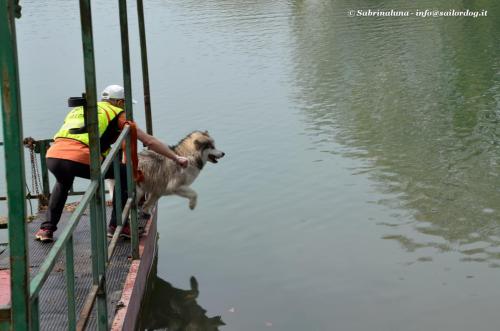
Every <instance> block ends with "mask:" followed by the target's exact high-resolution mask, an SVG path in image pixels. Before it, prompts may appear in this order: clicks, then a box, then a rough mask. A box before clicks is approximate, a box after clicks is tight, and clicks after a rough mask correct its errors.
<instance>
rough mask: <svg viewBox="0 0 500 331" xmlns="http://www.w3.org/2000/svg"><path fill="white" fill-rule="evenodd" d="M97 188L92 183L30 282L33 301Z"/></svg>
mask: <svg viewBox="0 0 500 331" xmlns="http://www.w3.org/2000/svg"><path fill="white" fill-rule="evenodd" d="M97 187H98V183H97V181H91V182H90V185H89V186H88V188H87V192H85V194H84V195H83V197H82V199H81V200H80V203H79V204H78V207H76V209H75V211H74V212H73V214H71V217H70V218H69V220H68V225H67V226H66V227H65V228H64V230H63V231H62V233H61V235H60V236H59V238H57V240H56V242H55V243H54V246H52V248H51V249H50V251H49V253H48V254H47V258H46V259H45V261H43V263H42V265H41V266H40V270H39V271H38V273H37V274H36V276H35V277H33V279H32V280H31V282H30V299H31V301H33V299H34V298H35V297H36V296H38V294H39V293H40V290H41V288H42V286H43V283H44V282H45V280H46V279H47V278H48V277H49V274H50V272H51V271H52V268H53V267H54V265H55V264H56V259H57V257H58V256H59V253H61V251H62V250H63V248H65V246H66V243H67V241H68V240H69V238H70V237H71V236H73V231H74V230H75V228H76V226H77V225H78V223H79V221H80V217H81V216H82V215H83V212H84V211H85V209H86V208H87V206H88V204H89V201H90V198H92V196H93V195H94V193H95V192H96V190H97Z"/></svg>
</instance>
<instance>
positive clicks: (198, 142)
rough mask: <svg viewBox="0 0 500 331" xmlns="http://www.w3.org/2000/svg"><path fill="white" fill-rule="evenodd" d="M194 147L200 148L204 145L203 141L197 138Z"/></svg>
mask: <svg viewBox="0 0 500 331" xmlns="http://www.w3.org/2000/svg"><path fill="white" fill-rule="evenodd" d="M194 147H196V149H197V150H200V149H201V148H202V147H203V143H202V142H201V141H199V140H195V141H194Z"/></svg>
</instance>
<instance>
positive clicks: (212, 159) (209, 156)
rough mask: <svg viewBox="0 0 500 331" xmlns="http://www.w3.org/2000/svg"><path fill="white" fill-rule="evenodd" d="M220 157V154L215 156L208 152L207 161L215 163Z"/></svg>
mask: <svg viewBox="0 0 500 331" xmlns="http://www.w3.org/2000/svg"><path fill="white" fill-rule="evenodd" d="M220 158H221V157H220V156H219V157H217V156H215V155H213V154H209V155H208V161H210V162H212V163H217V162H218V161H217V160H218V159H220Z"/></svg>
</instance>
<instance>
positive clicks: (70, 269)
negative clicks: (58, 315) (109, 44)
mask: <svg viewBox="0 0 500 331" xmlns="http://www.w3.org/2000/svg"><path fill="white" fill-rule="evenodd" d="M74 262H75V261H74V252H73V235H71V237H70V238H69V240H68V242H67V243H66V290H67V291H68V294H67V305H68V330H69V331H74V330H76V302H75V301H76V297H75V264H74Z"/></svg>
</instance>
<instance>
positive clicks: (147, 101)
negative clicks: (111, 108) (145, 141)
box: [137, 0, 153, 135]
mask: <svg viewBox="0 0 500 331" xmlns="http://www.w3.org/2000/svg"><path fill="white" fill-rule="evenodd" d="M137 16H138V20H139V38H140V43H141V62H142V85H143V87H144V113H145V114H146V132H147V133H148V134H151V135H152V134H153V120H152V117H151V93H150V89H149V69H148V51H147V43H146V28H145V25H144V5H143V1H142V0H137Z"/></svg>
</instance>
